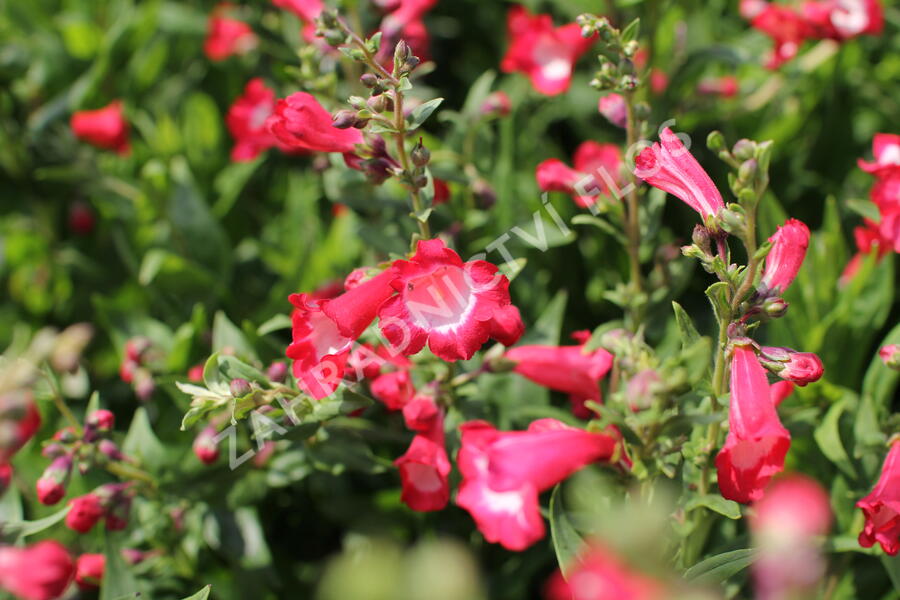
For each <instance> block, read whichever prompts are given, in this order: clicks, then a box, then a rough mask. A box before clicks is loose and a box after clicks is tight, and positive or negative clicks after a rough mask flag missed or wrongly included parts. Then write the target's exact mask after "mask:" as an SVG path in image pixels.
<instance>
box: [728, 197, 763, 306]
mask: <svg viewBox="0 0 900 600" xmlns="http://www.w3.org/2000/svg"><path fill="white" fill-rule="evenodd" d="M757 202H758V201H757ZM746 214H747V230H746V236H745V237H744V240H743V241H744V245H745V247H746V248H747V261H748V263H747V274H746V276H745V277H744V280H743V281H742V282H741V286H740V287H739V288H738V289H737V291H736V292H735V293H734V296H733V297H732V299H731V312H732V314H735V313H737V311H738V308H739V307H740V306H741V302H743V301H744V296H746V295H747V293H748V292H749V291H750V289H751V288H752V287H753V286H754V284H755V283H756V272H757V271H758V270H759V262H760V261H759V259H757V258H756V205H755V204H754V206H753V207H751V210H748V211H747V213H746Z"/></svg>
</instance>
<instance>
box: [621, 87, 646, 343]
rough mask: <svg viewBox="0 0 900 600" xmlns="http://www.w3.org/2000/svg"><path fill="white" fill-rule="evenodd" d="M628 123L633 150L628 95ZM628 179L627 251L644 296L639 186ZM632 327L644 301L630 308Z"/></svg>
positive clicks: (634, 281)
mask: <svg viewBox="0 0 900 600" xmlns="http://www.w3.org/2000/svg"><path fill="white" fill-rule="evenodd" d="M625 109H626V116H627V119H626V123H625V131H626V138H627V144H628V148H633V147H634V145H635V144H636V143H637V130H636V123H635V119H634V100H633V97H632V95H631V94H627V95H626V98H625ZM628 177H629V179H630V181H629V183H630V186H629V190H628V194H626V198H625V235H626V237H627V238H628V243H627V244H626V250H627V251H628V263H629V267H630V273H631V285H632V287H633V288H634V290H635V291H636V292H637V294H638V295H643V292H644V281H643V276H642V275H641V255H640V250H641V224H640V213H639V211H638V197H637V184H636V181H635V177H634V173H632V172H631V170H630V169H629V174H628ZM630 312H631V327H632V329H633V330H634V331H637V329H638V328H639V327H640V325H641V322H642V321H643V313H644V301H643V299H641V300H639V301H638V302H636V303H633V304H632V305H631V306H630Z"/></svg>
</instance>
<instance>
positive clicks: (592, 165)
mask: <svg viewBox="0 0 900 600" xmlns="http://www.w3.org/2000/svg"><path fill="white" fill-rule="evenodd" d="M573 162H574V164H575V168H574V169H572V168H569V167H568V166H567V165H566V164H565V163H563V162H562V161H561V160H557V159H555V158H551V159H548V160H545V161H544V162H542V163H541V164H539V165H538V166H537V170H536V171H535V177H536V178H537V182H538V187H540V188H541V189H542V190H544V191H545V192H566V193H567V194H570V195H571V196H572V199H573V200H575V203H576V204H577V205H578V206H581V207H588V206H591V205H592V204H594V202H596V201H597V196H598V195H601V194H602V195H604V196H609V197H612V198H618V197H620V195H621V194H620V193H619V189H620V187H621V186H623V185H624V181H623V179H622V166H623V162H622V152H621V150H620V149H619V147H618V146H617V145H616V144H598V143H597V142H592V141H588V142H584V143H583V144H581V145H580V146H578V148H577V149H576V150H575V156H574V157H573Z"/></svg>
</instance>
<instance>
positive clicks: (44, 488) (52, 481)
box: [35, 454, 72, 506]
mask: <svg viewBox="0 0 900 600" xmlns="http://www.w3.org/2000/svg"><path fill="white" fill-rule="evenodd" d="M71 473H72V457H71V456H69V455H68V454H64V455H62V456H59V457H57V458H56V459H54V460H53V462H52V463H50V466H48V467H47V468H46V469H44V473H43V474H42V475H41V477H40V479H38V480H37V484H36V485H35V487H36V489H37V497H38V501H39V502H40V503H41V504H45V505H47V506H53V505H54V504H56V503H57V502H59V501H60V500H62V499H63V496H65V495H66V483H67V482H68V481H69V475H70V474H71Z"/></svg>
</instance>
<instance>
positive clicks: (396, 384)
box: [370, 369, 416, 410]
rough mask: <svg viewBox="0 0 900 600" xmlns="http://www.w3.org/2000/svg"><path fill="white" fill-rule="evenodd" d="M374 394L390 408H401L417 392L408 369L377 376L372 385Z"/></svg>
mask: <svg viewBox="0 0 900 600" xmlns="http://www.w3.org/2000/svg"><path fill="white" fill-rule="evenodd" d="M370 388H371V390H372V395H373V396H375V399H376V400H379V401H380V402H382V403H383V404H384V405H385V406H386V407H387V408H388V409H389V410H401V409H402V408H403V407H404V406H405V405H406V403H407V402H409V401H410V400H412V397H413V395H414V394H415V393H416V390H415V388H414V387H413V383H412V378H411V377H410V376H409V371H407V370H406V369H403V370H400V371H392V372H390V373H385V374H384V375H379V376H378V377H376V378H375V379H374V380H373V381H372V384H371V386H370Z"/></svg>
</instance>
